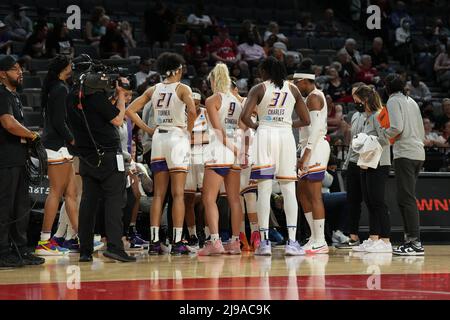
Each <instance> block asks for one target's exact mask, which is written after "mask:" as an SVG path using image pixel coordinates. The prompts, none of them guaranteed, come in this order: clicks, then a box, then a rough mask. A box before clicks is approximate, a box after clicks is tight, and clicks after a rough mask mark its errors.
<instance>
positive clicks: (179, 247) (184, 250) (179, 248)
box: [170, 241, 190, 256]
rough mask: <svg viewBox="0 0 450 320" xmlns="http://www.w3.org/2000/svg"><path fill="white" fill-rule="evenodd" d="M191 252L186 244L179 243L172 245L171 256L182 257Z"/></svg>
mask: <svg viewBox="0 0 450 320" xmlns="http://www.w3.org/2000/svg"><path fill="white" fill-rule="evenodd" d="M189 252H190V250H189V248H188V247H187V246H186V243H185V242H183V241H180V242H177V243H175V244H174V245H172V250H170V254H171V255H173V256H181V255H182V254H189Z"/></svg>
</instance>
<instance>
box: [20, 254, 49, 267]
mask: <svg viewBox="0 0 450 320" xmlns="http://www.w3.org/2000/svg"><path fill="white" fill-rule="evenodd" d="M22 261H23V264H24V265H25V266H38V265H40V264H44V263H45V259H44V258H41V257H38V256H35V255H34V254H32V253H31V252H24V253H22Z"/></svg>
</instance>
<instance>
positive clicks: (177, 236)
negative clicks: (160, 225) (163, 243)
mask: <svg viewBox="0 0 450 320" xmlns="http://www.w3.org/2000/svg"><path fill="white" fill-rule="evenodd" d="M182 235H183V228H173V240H174V241H173V243H174V244H175V243H178V242H180V241H181V236H182Z"/></svg>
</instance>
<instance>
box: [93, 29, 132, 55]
mask: <svg viewBox="0 0 450 320" xmlns="http://www.w3.org/2000/svg"><path fill="white" fill-rule="evenodd" d="M99 49H100V57H101V58H102V59H111V58H119V59H120V58H126V57H127V56H128V51H127V46H126V44H125V40H124V39H123V37H122V34H121V32H120V30H119V28H118V26H117V23H115V22H110V23H109V24H108V27H107V29H106V34H105V35H104V36H102V38H101V39H100V46H99Z"/></svg>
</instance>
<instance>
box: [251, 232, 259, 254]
mask: <svg viewBox="0 0 450 320" xmlns="http://www.w3.org/2000/svg"><path fill="white" fill-rule="evenodd" d="M260 242H261V234H260V233H259V231H253V232H252V235H251V237H250V244H251V245H252V247H253V250H256V248H258V247H259V243H260Z"/></svg>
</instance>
